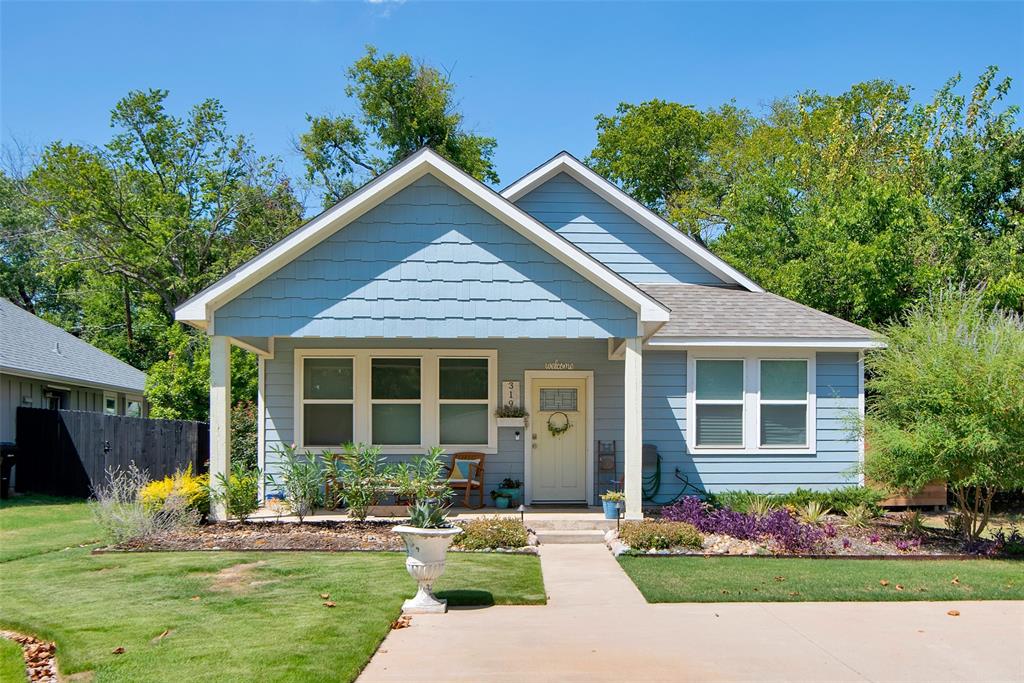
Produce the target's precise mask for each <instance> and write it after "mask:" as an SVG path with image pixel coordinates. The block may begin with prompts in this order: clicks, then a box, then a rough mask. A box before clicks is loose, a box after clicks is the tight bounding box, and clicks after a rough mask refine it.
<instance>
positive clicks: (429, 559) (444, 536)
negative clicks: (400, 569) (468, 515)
mask: <svg viewBox="0 0 1024 683" xmlns="http://www.w3.org/2000/svg"><path fill="white" fill-rule="evenodd" d="M392 531H394V532H395V533H397V534H398V535H399V536H401V537H402V540H403V541H405V551H406V554H407V556H406V558H405V568H406V570H407V571H408V572H409V576H411V577H412V578H414V579H416V583H417V584H418V585H419V588H418V590H417V591H416V596H415V597H413V598H410V599H409V600H406V601H405V603H404V604H403V605H402V611H403V612H405V613H406V614H443V613H444V612H447V611H448V601H447V600H438V599H437V598H436V597H434V591H433V586H434V582H435V581H437V579H438V578H440V576H441V574H444V567H445V562H446V560H447V556H448V546H450V545H451V544H452V540H453V539H454V538H455V537H456V536H457V535H459V534H461V533H462V529H460V528H459V527H457V526H451V527H446V528H443V529H421V528H419V527H415V526H405V525H399V526H396V527H394V528H393V529H392Z"/></svg>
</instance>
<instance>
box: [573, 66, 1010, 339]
mask: <svg viewBox="0 0 1024 683" xmlns="http://www.w3.org/2000/svg"><path fill="white" fill-rule="evenodd" d="M995 79H996V71H995V70H994V69H990V70H989V71H987V72H986V73H985V74H984V75H983V76H982V78H981V79H980V80H979V81H978V83H977V84H976V86H975V87H974V88H973V90H972V91H971V93H970V94H969V95H967V96H964V95H959V94H957V92H956V91H957V88H958V86H959V80H958V79H953V80H952V81H950V83H948V84H947V85H946V86H945V87H944V88H943V89H942V90H940V91H939V93H938V94H937V95H936V97H935V98H934V100H933V102H931V103H929V104H927V105H915V104H914V103H913V102H912V99H911V91H910V89H909V88H907V87H904V86H899V85H896V84H893V83H890V82H884V81H871V82H867V83H862V84H858V85H855V86H853V87H852V88H851V89H850V90H849V91H847V92H845V93H841V94H840V95H835V96H830V95H822V94H818V93H814V92H808V93H804V94H802V95H799V96H797V97H793V98H788V99H782V100H779V101H776V102H774V103H772V104H771V106H770V107H769V108H768V109H767V111H766V112H765V113H764V114H763V115H761V116H757V117H755V116H752V115H750V114H749V113H747V112H742V111H736V110H735V109H733V108H731V107H727V108H723V109H718V110H708V111H703V112H699V111H696V110H694V109H691V108H687V107H683V106H681V105H677V104H672V103H665V102H661V101H657V100H655V101H651V102H645V103H642V104H639V105H620V107H619V110H618V111H617V113H616V115H614V116H611V117H604V116H599V117H598V119H597V123H598V142H597V146H596V147H595V148H594V151H593V152H592V153H591V158H590V163H591V164H592V165H593V166H594V168H595V169H597V170H598V171H599V172H601V173H603V174H605V175H606V176H607V177H609V178H611V179H612V180H614V181H616V182H618V183H620V184H621V185H622V186H623V187H624V188H626V189H627V190H629V191H630V192H632V193H633V194H634V195H635V196H636V197H637V198H638V199H640V200H641V201H644V202H645V203H647V204H648V205H649V206H651V207H652V208H653V209H655V210H657V211H660V212H662V213H663V215H665V217H666V218H667V219H668V220H670V221H672V222H674V223H675V224H676V225H678V226H679V228H680V229H681V230H683V231H685V232H687V233H689V234H691V235H694V236H698V237H702V238H704V239H705V241H706V242H707V243H708V244H709V245H710V246H711V248H712V249H713V250H714V251H715V252H716V253H718V254H719V255H721V256H723V257H724V258H725V259H726V260H728V261H730V262H731V263H733V264H734V265H736V266H737V267H739V268H740V269H742V270H744V271H745V272H747V273H749V274H750V275H751V276H753V277H754V279H755V280H757V281H759V282H760V283H761V284H763V285H764V286H766V287H767V288H768V289H770V290H772V291H775V292H778V293H780V294H783V295H785V296H788V297H791V298H794V299H796V300H798V301H801V302H803V303H806V304H809V305H811V306H815V307H817V308H820V309H823V310H826V311H828V312H830V313H834V314H836V315H840V316H842V317H844V318H847V319H850V320H853V321H856V322H859V323H863V324H867V325H878V324H881V323H883V322H884V321H886V320H889V319H891V318H892V316H894V315H896V314H897V313H899V312H900V311H902V310H904V309H905V308H906V307H907V306H908V305H910V304H911V303H913V302H914V301H916V300H918V299H920V298H921V297H922V296H923V295H924V294H925V293H926V292H927V291H929V290H930V289H931V288H933V287H936V286H938V285H939V284H940V283H944V282H948V281H954V282H961V281H962V282H966V283H968V284H971V285H983V286H986V287H987V289H986V296H987V297H988V300H989V302H990V303H999V304H1001V305H1003V306H1004V307H1010V308H1016V309H1022V308H1024V249H1022V241H1024V228H1022V226H1021V202H1022V201H1024V199H1022V197H1021V194H1020V186H1021V181H1022V173H1024V130H1022V129H1021V128H1020V126H1019V125H1018V124H1017V114H1018V112H1017V109H1016V108H1015V107H1012V106H1005V105H1004V103H1003V100H1004V99H1005V97H1006V95H1007V93H1008V91H1009V81H1008V80H1005V79H1004V80H1003V81H1000V82H998V83H996V80H995Z"/></svg>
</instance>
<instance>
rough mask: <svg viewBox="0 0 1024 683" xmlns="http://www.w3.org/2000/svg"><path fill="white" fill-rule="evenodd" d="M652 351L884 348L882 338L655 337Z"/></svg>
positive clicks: (649, 342)
mask: <svg viewBox="0 0 1024 683" xmlns="http://www.w3.org/2000/svg"><path fill="white" fill-rule="evenodd" d="M646 346H647V347H648V348H652V349H666V350H668V349H686V348H698V347H720V348H721V347H724V348H748V347H760V348H780V347H784V348H800V349H850V350H863V349H877V348H882V347H884V346H885V342H883V341H881V340H879V339H865V338H850V339H841V338H830V337H820V338H814V337H655V338H653V339H649V340H648V341H647V343H646Z"/></svg>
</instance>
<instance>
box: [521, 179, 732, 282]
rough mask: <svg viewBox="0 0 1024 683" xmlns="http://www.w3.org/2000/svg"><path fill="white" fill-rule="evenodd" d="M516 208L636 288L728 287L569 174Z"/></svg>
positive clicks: (553, 181)
mask: <svg viewBox="0 0 1024 683" xmlns="http://www.w3.org/2000/svg"><path fill="white" fill-rule="evenodd" d="M516 204H517V205H518V206H519V207H520V208H521V209H523V210H524V211H526V212H527V213H529V214H531V215H532V216H534V217H535V218H537V219H538V220H539V221H541V222H543V223H544V224H546V225H547V226H548V227H550V228H552V229H553V230H556V231H557V232H558V234H560V235H562V236H563V237H565V238H567V239H568V240H570V241H571V242H573V243H574V244H576V245H577V246H578V247H580V248H581V249H583V251H585V252H587V253H588V254H590V255H591V256H593V257H594V258H596V259H597V260H598V261H601V262H602V263H604V264H605V265H607V266H608V267H609V268H611V269H612V270H614V271H615V272H617V273H619V274H620V275H622V276H623V277H624V278H626V279H627V280H630V281H631V282H635V283H646V284H650V283H691V284H704V285H718V284H722V281H721V280H720V279H719V278H718V277H716V276H714V275H712V274H711V273H709V272H708V271H707V270H705V269H704V268H702V267H701V266H699V265H698V264H697V263H695V262H694V261H693V260H692V259H691V258H689V257H688V256H686V255H685V254H683V253H681V252H680V251H679V250H678V249H676V248H675V247H673V246H672V245H671V244H669V243H668V242H666V241H664V240H663V239H661V238H660V237H658V236H657V235H655V234H654V233H652V232H651V231H650V230H648V229H647V228H645V227H644V226H642V225H640V224H639V223H637V222H636V221H634V220H633V219H632V218H630V217H629V216H626V215H625V214H624V213H622V212H621V211H619V210H618V209H616V208H615V207H613V206H612V205H611V204H609V203H608V202H606V201H605V200H604V199H602V198H601V197H599V196H598V195H596V194H594V193H593V192H591V191H590V190H589V189H587V188H586V187H584V186H583V185H581V184H580V183H579V182H577V181H576V180H575V179H574V178H572V177H570V176H569V175H567V174H565V173H559V174H558V175H556V176H555V177H553V178H551V179H550V180H548V181H547V182H546V183H544V184H543V185H541V186H540V187H538V188H536V189H534V190H532V191H531V192H529V193H527V194H526V195H525V196H523V197H521V198H520V199H519V200H518V201H517V202H516Z"/></svg>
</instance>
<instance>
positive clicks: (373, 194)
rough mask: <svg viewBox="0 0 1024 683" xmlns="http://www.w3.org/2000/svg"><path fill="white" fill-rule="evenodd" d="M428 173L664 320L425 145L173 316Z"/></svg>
mask: <svg viewBox="0 0 1024 683" xmlns="http://www.w3.org/2000/svg"><path fill="white" fill-rule="evenodd" d="M427 174H430V175H432V176H434V177H436V178H437V179H438V180H440V181H442V182H444V183H445V184H446V185H448V186H449V187H451V188H452V189H453V190H455V191H456V192H458V193H459V194H461V195H463V196H464V197H466V198H467V199H469V200H470V201H472V202H473V203H474V204H476V205H477V206H479V207H480V208H482V209H484V210H485V211H487V212H488V213H489V214H491V215H492V216H494V217H495V218H497V219H498V220H499V221H501V222H502V223H504V224H505V225H507V226H508V227H510V228H511V229H513V230H515V231H516V232H518V233H519V234H521V235H523V236H524V237H526V238H527V239H529V240H530V241H531V242H533V243H534V244H536V245H538V246H539V247H541V248H542V249H543V250H544V251H546V252H548V253H549V254H551V255H552V256H554V257H555V258H556V259H558V260H559V261H561V262H562V263H564V264H565V265H567V266H569V267H570V268H572V269H573V270H574V271H576V272H577V273H579V274H580V275H582V276H583V277H584V278H586V279H587V280H589V281H590V282H592V283H594V284H595V285H597V286H598V287H600V288H601V289H602V290H604V291H605V292H607V293H608V294H609V295H611V296H612V297H614V298H615V299H616V300H618V301H620V302H622V303H623V304H625V305H627V306H628V307H629V308H631V309H632V310H634V311H636V312H637V313H638V316H639V319H640V322H641V323H644V324H645V328H646V330H645V331H647V332H653V331H654V330H655V329H656V328H657V326H658V325H660V324H661V323H664V322H665V321H667V320H668V318H669V314H668V309H666V308H665V307H664V306H662V305H661V304H660V303H658V302H657V301H656V300H654V299H653V298H651V297H650V296H648V295H647V294H645V293H644V292H642V291H641V290H640V289H638V288H637V287H636V286H635V285H633V284H632V283H630V282H629V281H627V280H625V279H624V278H622V277H621V276H619V275H618V274H616V273H615V272H614V271H612V270H611V269H610V268H608V267H607V266H605V265H604V264H603V263H601V262H599V261H597V260H596V259H594V258H593V257H592V256H590V255H589V254H587V253H586V252H584V251H583V250H581V249H580V248H579V247H577V246H576V245H574V244H572V243H571V242H570V241H568V240H567V239H565V238H564V237H562V236H561V235H558V234H557V233H555V232H554V231H553V230H550V229H549V228H548V227H547V226H545V225H544V224H543V223H541V222H540V221H538V220H537V219H535V218H533V217H532V216H530V215H529V214H528V213H526V212H525V211H523V210H522V209H520V208H519V207H517V206H516V205H515V204H513V203H511V202H509V201H507V200H506V199H504V198H503V197H502V196H501V195H499V194H498V193H496V192H494V191H493V190H491V189H490V188H488V187H487V186H486V185H484V184H483V183H481V182H480V181H478V180H477V179H475V178H473V177H472V176H470V175H469V174H467V173H466V172H465V171H463V170H462V169H460V168H458V167H457V166H455V165H454V164H453V163H451V162H450V161H448V160H447V159H445V158H444V157H442V156H441V155H440V154H438V153H437V152H435V151H434V150H432V149H429V148H423V149H421V150H419V151H418V152H416V153H414V154H412V155H410V156H409V157H407V158H406V159H404V160H403V161H401V162H399V163H398V164H396V165H395V166H393V167H392V168H391V169H389V170H388V171H386V172H384V173H382V174H381V175H379V176H377V177H376V178H374V179H373V180H371V181H370V182H369V183H367V184H366V185H364V186H363V187H361V188H360V189H358V190H356V191H355V192H354V193H352V194H351V195H349V196H348V197H346V198H345V199H343V200H341V201H340V202H338V203H337V204H335V205H334V206H332V207H331V208H329V209H327V210H326V211H324V212H323V213H321V214H320V215H319V216H317V217H315V218H313V219H312V220H310V221H309V222H307V223H306V224H305V225H304V226H302V227H301V228H299V229H298V230H296V231H295V232H293V233H291V234H290V235H288V236H287V237H285V238H284V239H282V240H281V241H280V242H278V243H277V244H275V245H274V246H272V247H270V248H269V249H267V250H266V251H264V252H263V253H262V254H260V255H259V256H257V257H256V258H254V259H252V260H251V261H249V262H248V263H245V264H243V265H242V266H239V267H238V268H236V269H235V270H233V271H232V272H230V273H228V274H227V275H226V276H224V277H223V278H221V279H220V280H219V281H217V282H215V283H214V284H212V285H210V286H209V287H207V288H206V289H204V290H203V291H201V292H200V293H199V294H196V295H195V296H194V297H192V298H191V299H189V300H188V301H186V302H185V303H183V304H181V305H180V306H179V307H178V308H177V309H176V310H175V318H176V319H177V320H180V321H183V322H186V323H189V324H191V325H194V326H196V327H201V328H205V327H206V326H207V325H208V324H209V321H210V320H211V319H212V315H213V312H214V311H215V310H216V308H218V307H219V306H221V305H223V304H224V303H225V302H227V301H229V300H231V299H232V298H234V297H235V296H237V295H239V294H241V293H243V292H245V291H246V290H247V289H249V288H250V287H252V286H253V285H254V284H256V283H257V282H260V281H261V280H263V279H264V278H266V277H267V276H269V275H270V274H271V273H273V272H274V271H276V270H277V269H278V268H280V267H281V266H283V265H284V264H286V263H288V262H289V261H291V260H293V259H295V258H296V257H298V256H299V255H300V254H303V253H305V252H306V251H307V250H308V249H310V248H312V247H313V246H315V245H316V244H318V243H320V242H321V241H323V240H324V239H326V238H327V237H328V236H330V235H332V234H334V233H335V232H337V231H338V230H341V229H343V228H344V226H345V225H347V224H349V223H350V222H352V221H353V220H355V219H356V218H358V217H359V216H361V215H363V214H364V213H365V212H366V211H368V210H370V209H372V208H373V207H374V206H377V205H378V204H380V203H381V202H383V201H384V200H386V199H388V198H389V197H391V196H392V195H394V194H395V193H397V192H398V191H399V190H401V189H403V188H405V187H408V186H409V185H411V184H412V183H413V182H415V181H416V180H418V179H420V178H422V177H423V176H425V175H427Z"/></svg>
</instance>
